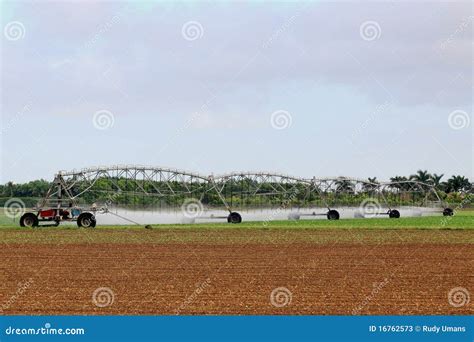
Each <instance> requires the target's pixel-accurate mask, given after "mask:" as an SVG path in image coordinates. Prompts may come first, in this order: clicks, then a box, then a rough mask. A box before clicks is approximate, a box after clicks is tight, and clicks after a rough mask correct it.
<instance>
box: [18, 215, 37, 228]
mask: <svg viewBox="0 0 474 342" xmlns="http://www.w3.org/2000/svg"><path fill="white" fill-rule="evenodd" d="M25 220H32V222H33V223H32V224H31V225H26V224H25ZM20 226H21V227H38V216H36V215H35V214H33V213H24V214H23V215H22V216H21V218H20Z"/></svg>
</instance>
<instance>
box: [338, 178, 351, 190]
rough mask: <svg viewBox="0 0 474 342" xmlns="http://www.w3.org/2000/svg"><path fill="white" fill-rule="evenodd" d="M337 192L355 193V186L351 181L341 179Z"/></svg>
mask: <svg viewBox="0 0 474 342" xmlns="http://www.w3.org/2000/svg"><path fill="white" fill-rule="evenodd" d="M335 184H336V191H338V192H348V193H351V192H354V185H353V184H352V182H351V181H350V180H347V179H344V178H340V179H338V180H337V181H336V182H335Z"/></svg>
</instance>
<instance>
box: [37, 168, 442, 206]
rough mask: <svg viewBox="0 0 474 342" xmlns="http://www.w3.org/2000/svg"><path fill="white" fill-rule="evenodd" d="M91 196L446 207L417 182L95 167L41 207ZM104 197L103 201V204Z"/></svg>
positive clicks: (78, 173)
mask: <svg viewBox="0 0 474 342" xmlns="http://www.w3.org/2000/svg"><path fill="white" fill-rule="evenodd" d="M91 194H94V196H95V197H97V198H101V199H102V200H103V201H104V202H109V203H117V202H119V200H118V199H119V198H124V197H126V196H132V197H134V198H136V197H137V196H143V197H148V198H149V197H152V198H156V199H158V201H164V200H166V201H167V204H168V205H180V204H181V203H182V201H183V199H184V198H195V199H199V200H200V201H201V202H202V203H203V204H204V205H206V206H216V202H219V203H220V204H221V206H223V207H224V208H225V209H226V210H228V211H229V212H230V213H232V211H233V210H235V209H236V208H245V207H269V206H270V207H285V208H294V207H298V208H304V207H310V206H319V207H326V208H328V210H331V208H334V207H336V206H341V205H349V204H351V203H352V204H354V200H355V201H359V202H361V201H363V200H364V199H367V198H376V199H377V200H378V201H380V202H381V203H382V204H383V205H384V206H386V207H387V208H389V209H390V208H391V207H392V206H394V205H396V203H397V200H398V201H399V202H400V199H405V200H406V199H407V198H409V196H411V198H412V200H413V204H415V200H416V202H417V203H416V204H417V205H433V206H438V207H442V206H443V205H444V203H443V201H442V200H441V198H440V197H439V195H438V193H437V191H436V189H435V187H434V186H433V185H432V184H427V183H422V182H417V181H402V182H380V183H372V182H369V181H367V180H364V179H358V178H348V177H334V178H316V177H313V178H310V179H307V178H301V177H294V176H289V175H284V174H279V173H274V172H233V173H229V174H223V175H216V176H214V175H202V174H198V173H193V172H188V171H183V170H178V169H171V168H162V167H150V166H139V165H119V166H111V167H94V168H87V169H82V170H73V171H68V172H65V171H60V172H58V173H57V174H56V176H55V179H54V182H53V185H52V187H51V188H50V189H49V191H48V193H47V194H46V196H45V198H44V199H43V200H42V201H41V203H39V205H38V207H39V208H45V207H57V208H62V207H66V206H69V207H71V206H77V205H78V202H79V200H80V199H81V198H82V197H87V196H89V198H91ZM104 199H105V200H104Z"/></svg>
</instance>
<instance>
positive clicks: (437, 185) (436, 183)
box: [430, 173, 444, 189]
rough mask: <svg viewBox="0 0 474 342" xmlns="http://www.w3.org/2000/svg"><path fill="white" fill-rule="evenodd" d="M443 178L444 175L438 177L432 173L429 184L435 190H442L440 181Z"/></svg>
mask: <svg viewBox="0 0 474 342" xmlns="http://www.w3.org/2000/svg"><path fill="white" fill-rule="evenodd" d="M443 176H444V173H442V174H440V175H438V174H436V173H433V174H432V175H431V179H430V183H432V184H433V185H434V187H435V188H436V189H441V188H442V186H441V179H442V178H443Z"/></svg>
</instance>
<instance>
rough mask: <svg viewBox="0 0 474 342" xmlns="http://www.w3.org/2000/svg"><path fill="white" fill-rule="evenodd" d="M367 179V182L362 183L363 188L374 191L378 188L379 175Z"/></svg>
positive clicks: (366, 190)
mask: <svg viewBox="0 0 474 342" xmlns="http://www.w3.org/2000/svg"><path fill="white" fill-rule="evenodd" d="M367 180H368V182H367V183H364V184H362V189H363V190H364V191H365V192H372V191H374V190H375V189H377V184H379V182H378V180H377V177H373V178H370V177H369V178H368V179H367Z"/></svg>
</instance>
